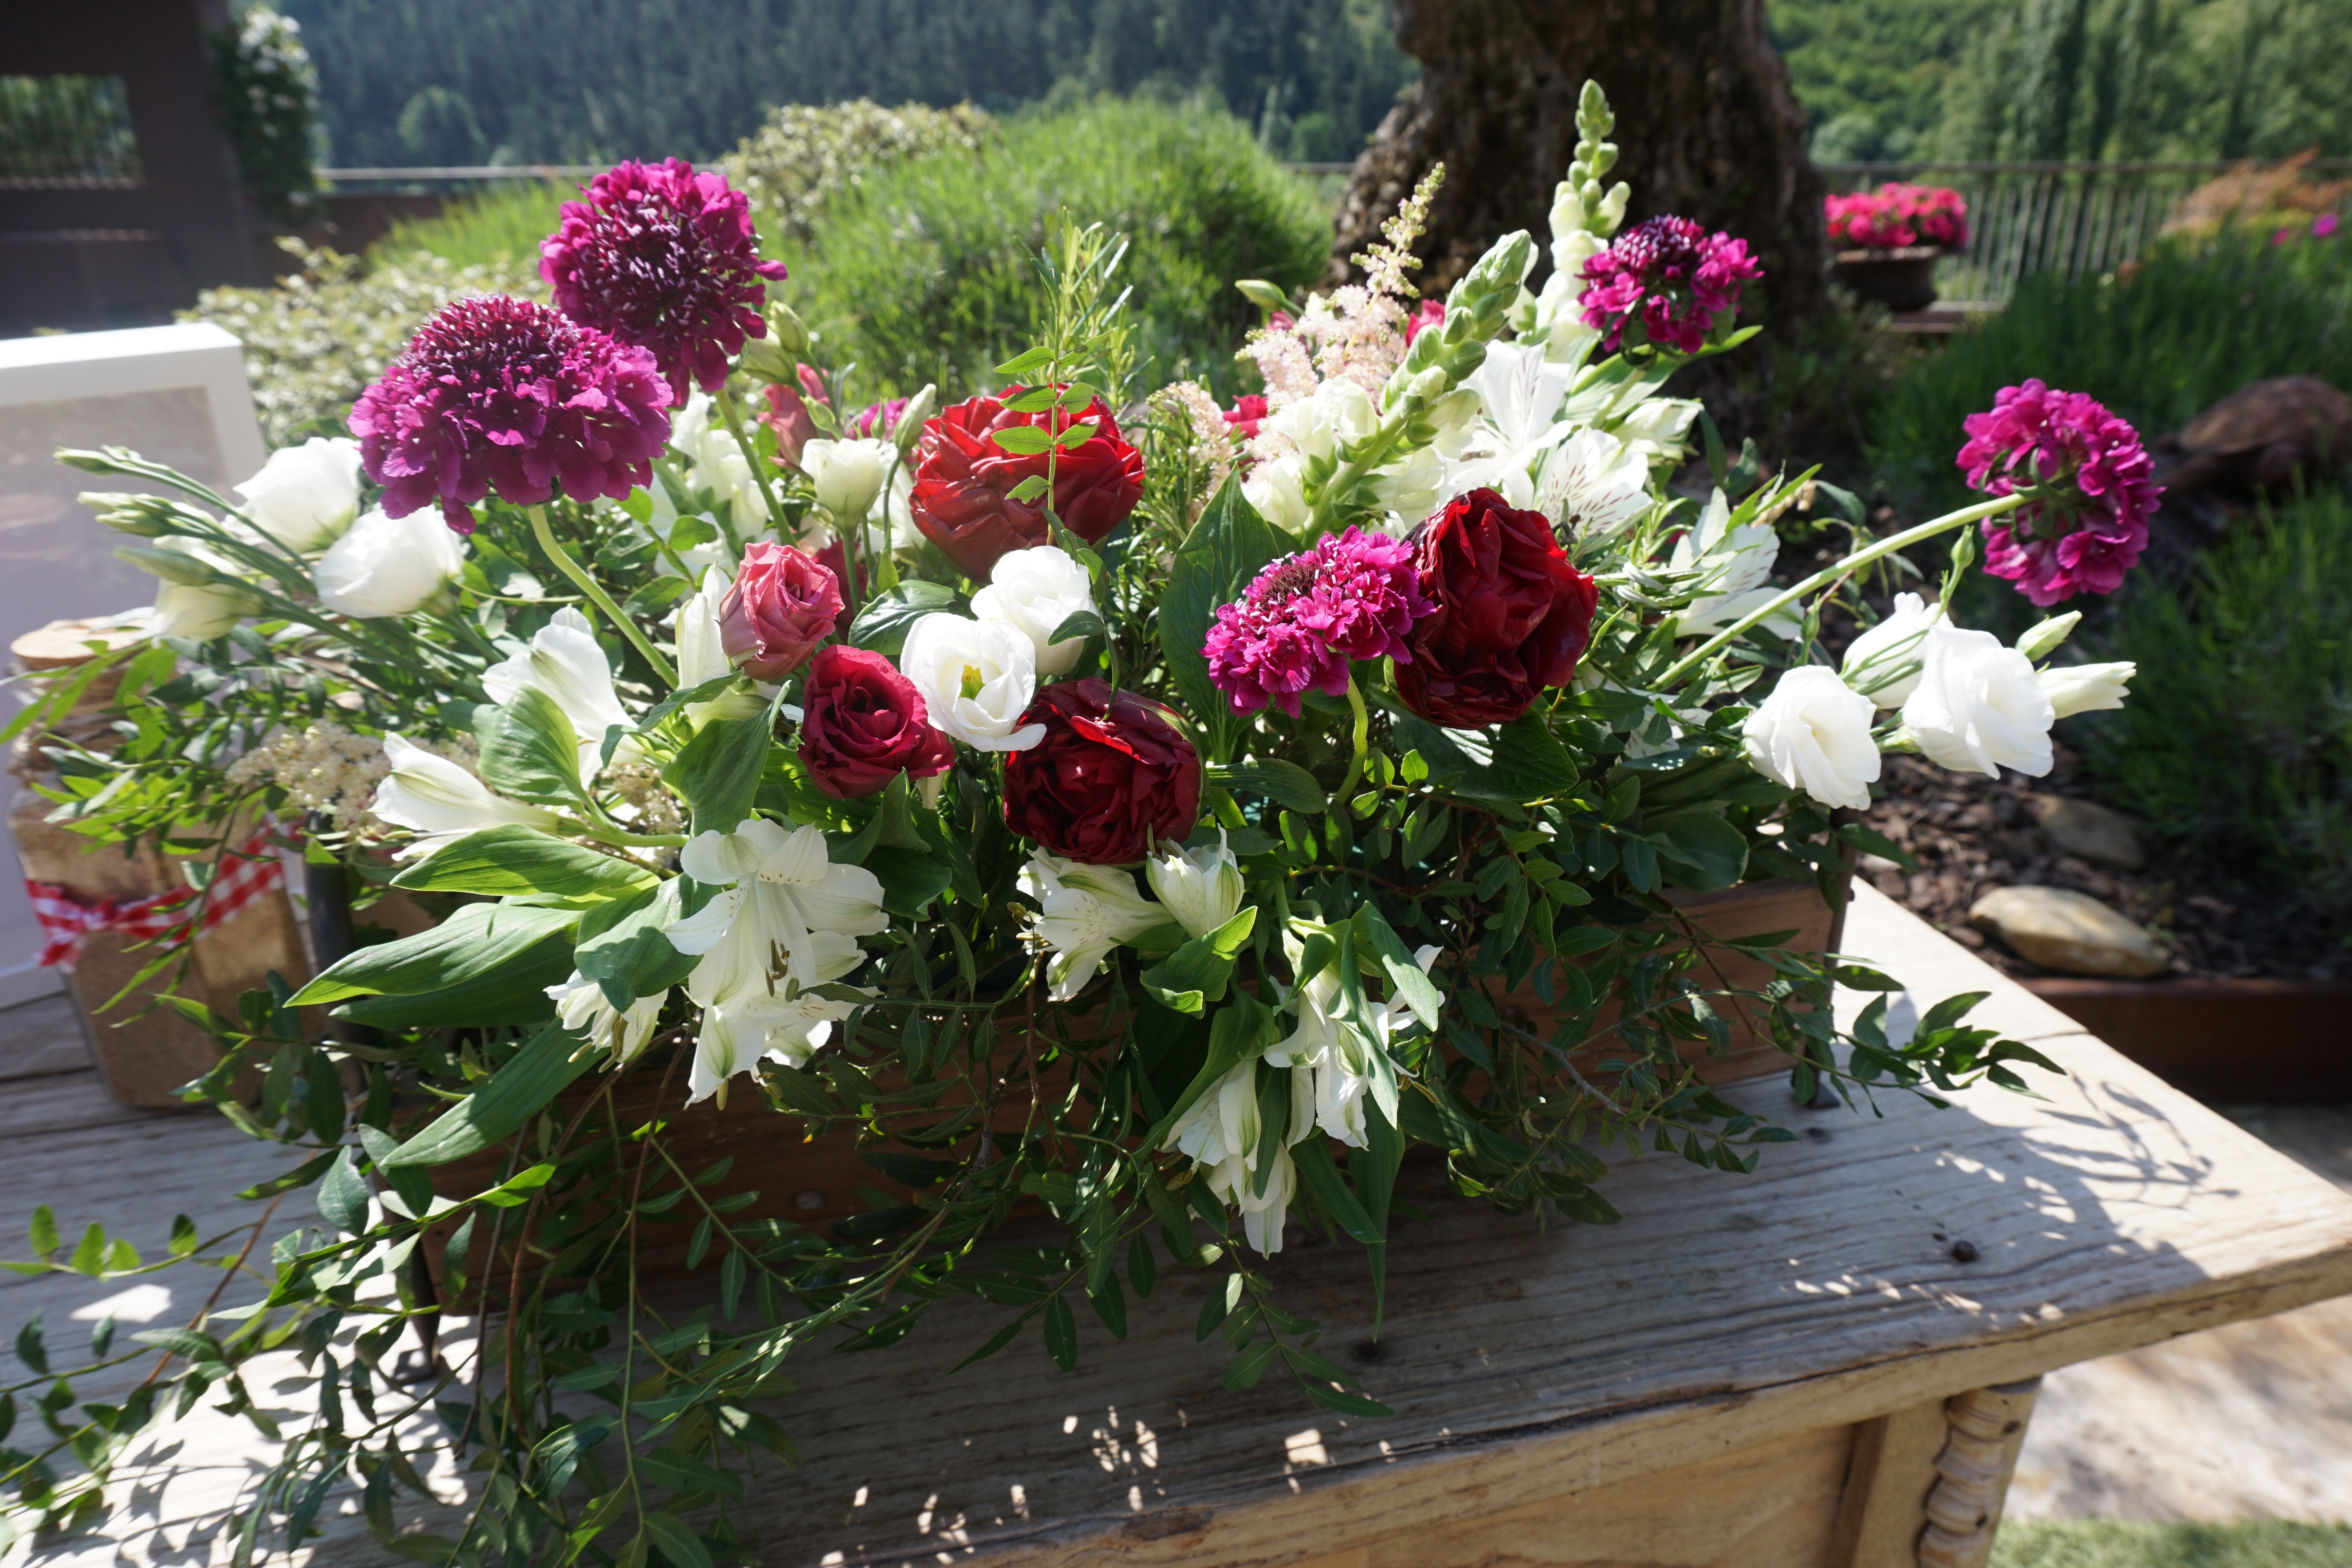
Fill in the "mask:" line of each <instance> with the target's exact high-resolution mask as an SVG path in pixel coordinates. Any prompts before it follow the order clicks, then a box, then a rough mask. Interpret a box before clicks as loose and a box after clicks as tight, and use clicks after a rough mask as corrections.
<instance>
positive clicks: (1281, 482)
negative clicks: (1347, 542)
mask: <svg viewBox="0 0 2352 1568" xmlns="http://www.w3.org/2000/svg"><path fill="white" fill-rule="evenodd" d="M1242 494H1243V495H1244V496H1246V497H1247V498H1248V499H1249V503H1250V505H1252V506H1254V507H1255V508H1256V509H1257V514H1258V515H1259V516H1260V517H1262V518H1264V519H1265V520H1266V521H1268V522H1270V523H1272V524H1274V525H1275V526H1276V528H1282V529H1288V530H1290V531H1293V532H1296V531H1297V530H1299V529H1301V528H1303V527H1305V526H1306V524H1307V518H1308V517H1310V516H1312V515H1313V513H1314V509H1313V508H1312V507H1310V506H1308V505H1307V460H1306V458H1303V457H1302V456H1300V455H1299V454H1298V453H1297V452H1285V453H1284V454H1283V455H1282V456H1281V457H1279V458H1273V459H1272V460H1270V461H1267V462H1263V463H1260V464H1258V465H1257V466H1256V467H1255V468H1252V469H1250V471H1249V474H1248V476H1247V477H1246V478H1244V479H1243V480H1242ZM1429 494H1430V495H1431V496H1432V497H1434V496H1435V495H1436V489H1435V487H1434V486H1432V487H1430V489H1429Z"/></svg>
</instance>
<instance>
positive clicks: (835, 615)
mask: <svg viewBox="0 0 2352 1568" xmlns="http://www.w3.org/2000/svg"><path fill="white" fill-rule="evenodd" d="M842 607H843V606H842V603H841V580H840V579H839V578H837V577H835V575H834V574H833V573H832V572H831V571H829V570H828V569H826V568H825V567H824V566H823V565H822V564H820V563H818V562H816V561H815V560H814V559H812V558H811V557H809V556H808V555H806V554H803V552H800V551H798V550H795V549H793V547H792V546H791V545H789V544H773V543H771V542H768V541H767V540H764V539H762V540H760V541H758V542H755V543H753V544H751V546H749V547H748V548H747V549H745V550H744V552H743V563H742V565H741V567H740V568H739V569H738V570H737V572H736V574H735V582H734V584H733V585H732V586H730V587H729V589H728V590H727V594H726V596H725V597H724V598H722V599H720V600H719V647H721V648H723V649H725V650H726V653H727V658H728V661H729V662H730V663H731V664H733V665H734V666H735V667H736V668H738V669H740V670H741V671H742V672H743V673H744V674H746V675H748V676H750V677H751V679H754V680H782V679H783V678H784V677H786V676H787V675H790V674H791V673H792V672H793V671H794V670H796V669H798V668H800V667H801V664H802V662H803V660H805V659H806V658H808V656H809V655H810V653H811V652H813V651H814V649H815V647H816V645H817V644H819V643H821V642H823V641H824V639H825V638H827V637H831V636H832V635H833V628H834V623H835V622H836V621H838V620H840V619H841V612H842Z"/></svg>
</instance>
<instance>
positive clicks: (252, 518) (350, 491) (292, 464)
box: [236, 436, 360, 555]
mask: <svg viewBox="0 0 2352 1568" xmlns="http://www.w3.org/2000/svg"><path fill="white" fill-rule="evenodd" d="M236 493H237V494H238V495H239V496H240V497H242V498H243V499H244V501H245V507H244V511H245V516H246V520H247V521H249V522H251V523H252V524H253V526H254V527H255V528H257V529H258V530H260V531H262V532H263V533H266V534H268V536H269V537H270V538H272V539H274V540H276V541H277V542H278V543H280V544H282V545H284V546H285V547H286V548H287V549H288V550H289V551H290V552H293V553H294V554H297V555H310V554H315V553H316V552H319V551H321V550H324V549H325V548H326V547H327V546H328V545H329V544H331V543H332V542H334V538H335V536H336V535H337V534H339V533H341V532H342V531H343V530H345V529H346V528H349V527H350V526H351V525H352V519H353V518H355V517H357V516H358V515H359V514H360V444H359V443H358V442H357V441H354V440H352V438H351V437H348V436H334V437H315V436H314V437H311V438H310V440H308V441H305V442H303V443H302V444H301V445H300V446H299V447H279V448H278V450H277V451H275V452H272V453H270V454H269V460H268V462H266V463H264V464H262V465H261V469H260V471H259V472H258V473H257V474H255V475H254V476H253V478H251V479H247V480H246V481H245V482H244V483H243V484H241V485H238V486H237V487H236Z"/></svg>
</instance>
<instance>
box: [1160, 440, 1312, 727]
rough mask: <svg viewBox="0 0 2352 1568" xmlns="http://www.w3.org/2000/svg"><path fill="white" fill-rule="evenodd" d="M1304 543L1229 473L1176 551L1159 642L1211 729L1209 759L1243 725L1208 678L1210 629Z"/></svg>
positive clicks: (1193, 709) (1195, 712)
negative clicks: (1264, 512)
mask: <svg viewBox="0 0 2352 1568" xmlns="http://www.w3.org/2000/svg"><path fill="white" fill-rule="evenodd" d="M1297 547H1298V546H1297V542H1296V541H1295V540H1293V539H1291V538H1290V536H1289V535H1287V534H1286V533H1284V532H1283V531H1281V530H1280V529H1278V528H1276V527H1275V526H1274V525H1273V524H1272V523H1270V522H1268V521H1265V519H1264V518H1262V517H1260V516H1259V515H1258V514H1257V509H1256V508H1255V507H1253V506H1252V505H1250V503H1249V501H1248V500H1247V498H1245V497H1244V496H1243V494H1242V487H1241V480H1240V478H1239V477H1238V476H1232V477H1228V478H1227V479H1226V480H1225V482H1224V484H1223V487H1222V488H1220V489H1218V491H1217V493H1216V496H1215V497H1214V498H1213V500H1211V501H1210V502H1209V504H1208V507H1207V508H1206V510H1203V511H1202V513H1201V520H1200V521H1198V522H1196V523H1194V524H1193V525H1192V532H1191V533H1189V534H1187V535H1186V536H1185V539H1184V542H1183V543H1182V544H1181V546H1179V547H1178V549H1177V552H1176V566H1175V570H1174V571H1173V572H1171V574H1169V578H1168V591H1167V593H1166V595H1164V596H1163V597H1162V598H1161V599H1160V652H1161V653H1162V654H1163V655H1165V656H1166V658H1167V660H1168V672H1169V675H1170V676H1171V679H1174V681H1175V683H1176V689H1177V691H1178V692H1179V693H1180V694H1181V696H1182V697H1183V699H1184V707H1185V709H1186V710H1187V711H1188V712H1190V713H1191V714H1192V718H1193V721H1195V722H1196V723H1198V724H1199V725H1201V727H1202V730H1204V731H1207V733H1208V738H1209V751H1210V756H1209V760H1210V761H1222V760H1223V758H1225V757H1226V756H1227V755H1229V754H1230V753H1231V752H1232V750H1233V737H1234V734H1235V733H1236V732H1237V726H1236V724H1235V722H1234V718H1233V704H1232V703H1231V702H1229V701H1227V700H1225V695H1224V693H1223V692H1222V691H1219V690H1218V689H1217V688H1216V685H1215V683H1214V682H1213V681H1212V680H1210V679H1209V660H1208V657H1207V655H1206V654H1205V653H1204V652H1203V651H1202V650H1203V649H1204V648H1205V647H1207V646H1208V640H1209V628H1210V626H1213V625H1214V624H1215V622H1216V618H1217V609H1218V606H1219V605H1229V604H1231V603H1233V602H1234V600H1235V599H1238V598H1240V597H1241V595H1242V590H1243V589H1244V588H1246V587H1247V586H1248V585H1249V582H1250V579H1251V578H1253V577H1255V576H1256V575H1257V574H1258V571H1259V569H1260V568H1262V567H1263V566H1265V563H1267V562H1269V561H1272V560H1273V559H1274V558H1275V557H1276V556H1278V555H1286V554H1289V553H1290V552H1293V551H1295V550H1296V549H1297Z"/></svg>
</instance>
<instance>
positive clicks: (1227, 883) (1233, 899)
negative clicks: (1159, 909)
mask: <svg viewBox="0 0 2352 1568" xmlns="http://www.w3.org/2000/svg"><path fill="white" fill-rule="evenodd" d="M1143 872H1144V875H1145V876H1146V877H1148V878H1149V879H1150V882H1151V890H1152V891H1153V892H1155V893H1157V894H1159V895H1160V903H1161V905H1162V906H1164V908H1165V910H1166V912H1167V913H1169V914H1171V915H1174V916H1175V917H1176V923H1177V924H1179V925H1181V926H1182V927H1183V928H1184V929H1185V930H1186V931H1191V932H1192V934H1193V935H1194V936H1206V935H1208V934H1209V933H1210V932H1211V931H1215V930H1216V929H1217V928H1218V927H1219V926H1222V925H1223V924H1224V923H1225V922H1226V921H1229V920H1232V919H1233V918H1234V916H1235V915H1237V914H1239V913H1241V910H1242V891H1243V887H1242V863H1241V861H1240V860H1238V859H1237V858H1234V852H1233V849H1232V847H1230V846H1229V845H1228V844H1227V843H1226V841H1225V830H1224V829H1223V828H1222V827H1220V828H1218V829H1217V841H1216V842H1215V843H1214V844H1204V845H1202V847H1200V848H1198V849H1185V848H1182V847H1170V848H1169V850H1168V852H1167V853H1166V854H1164V855H1158V856H1154V857H1153V858H1151V859H1150V860H1147V861H1145V862H1144V863H1143Z"/></svg>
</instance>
